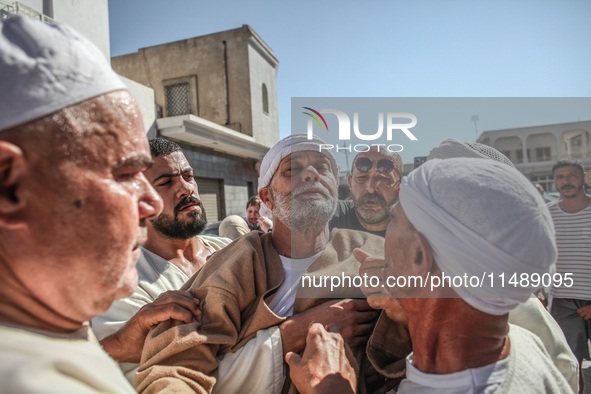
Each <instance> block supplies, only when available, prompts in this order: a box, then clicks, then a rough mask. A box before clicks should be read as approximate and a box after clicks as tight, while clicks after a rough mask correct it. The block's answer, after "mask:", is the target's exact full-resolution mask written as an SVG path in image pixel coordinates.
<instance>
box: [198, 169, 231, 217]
mask: <svg viewBox="0 0 591 394" xmlns="http://www.w3.org/2000/svg"><path fill="white" fill-rule="evenodd" d="M195 181H196V182H197V187H198V190H199V199H200V200H201V203H202V204H203V208H204V209H205V213H206V214H207V221H208V222H209V223H213V222H216V221H218V220H222V219H223V218H224V217H226V213H225V206H224V205H225V204H224V201H223V195H222V190H223V184H222V180H221V179H212V178H200V177H195Z"/></svg>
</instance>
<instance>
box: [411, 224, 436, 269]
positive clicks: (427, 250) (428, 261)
mask: <svg viewBox="0 0 591 394" xmlns="http://www.w3.org/2000/svg"><path fill="white" fill-rule="evenodd" d="M414 237H415V250H414V253H415V254H414V256H413V271H414V272H415V273H416V274H418V275H421V276H423V277H424V276H426V275H427V273H428V272H433V271H432V269H433V264H434V261H433V249H432V248H431V245H430V244H429V241H427V238H425V236H424V235H423V234H421V233H419V232H418V231H417V232H415V234H414Z"/></svg>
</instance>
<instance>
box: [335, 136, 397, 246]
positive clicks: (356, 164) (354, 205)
mask: <svg viewBox="0 0 591 394" xmlns="http://www.w3.org/2000/svg"><path fill="white" fill-rule="evenodd" d="M402 175H403V170H402V159H401V158H400V156H398V154H397V153H394V152H390V151H388V150H387V149H385V148H384V147H380V146H373V147H371V149H370V150H368V151H367V152H361V153H359V154H358V155H357V156H356V157H355V160H354V161H353V168H352V169H351V175H349V188H350V189H351V195H352V198H353V200H345V201H339V202H338V206H337V211H336V213H335V215H334V216H333V218H332V220H331V221H330V229H331V230H332V229H333V228H348V229H352V230H357V231H365V232H368V233H371V234H375V235H379V236H381V237H385V236H386V227H387V226H388V214H389V212H390V208H392V206H393V205H394V204H395V203H396V202H397V201H398V185H399V184H400V179H401V178H402Z"/></svg>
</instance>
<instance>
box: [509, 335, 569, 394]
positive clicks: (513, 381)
mask: <svg viewBox="0 0 591 394" xmlns="http://www.w3.org/2000/svg"><path fill="white" fill-rule="evenodd" d="M509 338H510V341H511V342H510V343H511V348H510V351H509V359H508V361H509V364H508V366H507V374H506V376H505V379H504V381H503V383H502V384H501V386H500V387H499V389H498V391H497V392H498V393H513V392H517V391H518V390H526V391H531V392H547V393H568V392H570V386H569V385H568V383H567V382H566V379H565V378H564V376H562V374H561V373H560V371H558V369H557V368H556V367H555V366H554V364H553V363H552V360H551V359H550V356H549V355H548V352H547V351H546V349H545V348H544V345H543V344H542V341H541V340H540V339H539V338H538V337H537V336H536V335H534V334H532V333H531V332H530V331H528V330H526V329H525V328H521V327H519V326H516V325H513V324H509Z"/></svg>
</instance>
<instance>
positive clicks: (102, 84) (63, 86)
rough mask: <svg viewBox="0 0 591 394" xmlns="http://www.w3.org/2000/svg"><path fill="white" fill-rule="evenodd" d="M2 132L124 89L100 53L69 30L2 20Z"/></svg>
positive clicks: (34, 22)
mask: <svg viewBox="0 0 591 394" xmlns="http://www.w3.org/2000/svg"><path fill="white" fill-rule="evenodd" d="M0 31H1V33H0V92H2V94H1V95H0V131H2V130H6V129H9V128H12V127H14V126H18V125H20V124H23V123H27V122H29V121H31V120H35V119H38V118H41V117H43V116H45V115H49V114H51V113H53V112H56V111H58V110H60V109H62V108H65V107H68V106H70V105H73V104H77V103H80V102H82V101H85V100H87V99H90V98H93V97H96V96H99V95H101V94H104V93H108V92H111V91H115V90H121V89H126V87H125V85H124V84H123V82H122V81H121V79H120V78H119V77H118V76H117V74H115V72H114V71H113V70H112V69H111V66H110V65H109V62H108V61H107V59H105V56H104V55H103V54H102V52H101V51H100V50H99V49H98V48H97V47H96V46H95V45H94V44H92V43H91V42H90V41H88V40H87V39H86V38H84V37H82V36H81V35H80V34H79V33H77V32H76V31H74V30H73V29H72V28H70V27H68V26H65V25H59V24H52V25H48V24H46V23H42V22H40V21H37V20H34V19H32V18H27V17H19V16H17V17H12V18H9V19H8V20H5V21H3V22H0Z"/></svg>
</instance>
